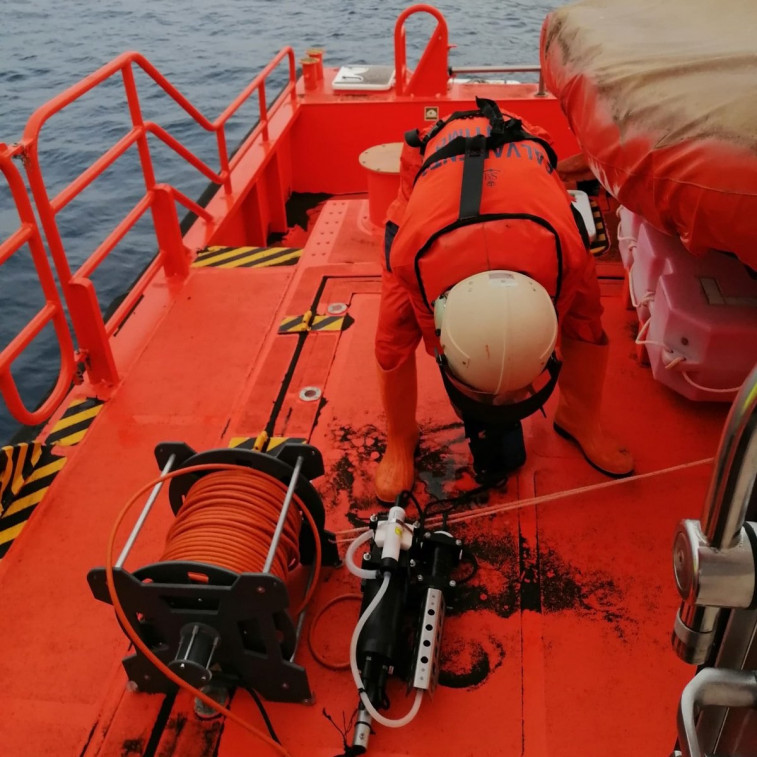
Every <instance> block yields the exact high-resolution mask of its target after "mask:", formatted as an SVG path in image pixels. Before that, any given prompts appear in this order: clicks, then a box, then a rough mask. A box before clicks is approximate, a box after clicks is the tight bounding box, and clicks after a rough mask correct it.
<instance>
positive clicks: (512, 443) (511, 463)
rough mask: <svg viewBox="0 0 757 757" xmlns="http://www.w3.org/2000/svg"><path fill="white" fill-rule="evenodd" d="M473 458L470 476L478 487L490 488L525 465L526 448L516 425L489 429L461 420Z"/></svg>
mask: <svg viewBox="0 0 757 757" xmlns="http://www.w3.org/2000/svg"><path fill="white" fill-rule="evenodd" d="M463 423H464V425H465V435H466V436H467V437H468V443H469V445H470V451H471V455H472V456H473V473H474V475H475V479H476V481H477V482H478V483H479V484H482V485H487V484H494V483H497V482H498V481H501V480H502V479H504V478H507V475H508V474H509V473H512V472H513V471H514V470H517V469H518V468H520V467H521V466H522V465H523V464H524V463H525V462H526V445H525V442H524V441H523V428H522V426H521V424H520V421H518V422H517V423H514V424H512V425H508V426H490V425H487V424H484V423H481V422H480V421H476V420H473V419H472V418H463Z"/></svg>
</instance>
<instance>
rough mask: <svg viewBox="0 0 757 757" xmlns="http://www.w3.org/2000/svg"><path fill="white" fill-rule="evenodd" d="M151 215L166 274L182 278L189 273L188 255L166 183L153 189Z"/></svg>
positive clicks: (173, 202) (172, 196)
mask: <svg viewBox="0 0 757 757" xmlns="http://www.w3.org/2000/svg"><path fill="white" fill-rule="evenodd" d="M152 215H153V221H154V223H155V234H156V236H157V238H158V248H159V249H160V256H161V258H162V260H163V267H164V268H165V271H166V276H181V277H182V278H183V277H184V276H186V275H187V274H188V273H189V256H188V251H187V248H186V247H185V246H184V242H183V240H182V237H181V228H180V225H179V214H178V213H177V212H176V201H175V200H174V195H173V192H172V190H171V187H169V186H168V185H167V184H158V185H156V186H155V188H154V189H153V202H152Z"/></svg>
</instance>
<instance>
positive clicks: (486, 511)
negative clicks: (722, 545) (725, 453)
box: [428, 457, 715, 525]
mask: <svg viewBox="0 0 757 757" xmlns="http://www.w3.org/2000/svg"><path fill="white" fill-rule="evenodd" d="M714 460H715V458H714V457H708V458H704V459H702V460H697V461H695V462H693V463H682V464H681V465H674V466H672V467H670V468H663V469H662V470H658V471H651V472H650V473H641V474H639V475H638V476H629V477H628V478H618V479H615V480H614V481H603V482H602V483H601V484H591V485H590V486H580V487H578V488H576V489H568V490H567V491H564V492H555V493H554V494H543V495H542V496H541V497H531V498H530V499H523V500H521V501H520V502H507V503H504V504H502V505H492V506H491V507H484V508H481V509H479V510H473V511H471V512H468V513H460V514H459V515H450V516H448V517H447V523H460V522H462V521H466V520H474V519H476V518H484V517H486V516H487V515H494V514H496V513H500V512H507V511H509V510H519V509H520V508H523V507H531V506H535V505H541V504H543V503H545V502H553V501H555V500H558V499H563V498H565V497H574V496H576V495H578V494H587V493H590V492H595V491H601V490H603V489H608V488H610V487H613V486H622V485H623V484H630V483H632V482H633V483H635V482H637V481H644V480H646V479H648V478H654V477H656V476H661V475H664V474H666V473H675V472H677V471H681V470H687V469H688V468H694V467H696V466H698V465H705V464H709V463H712V462H713V461H714ZM437 520H438V521H439V523H441V522H442V517H441V516H435V517H434V518H430V519H429V522H428V523H429V525H435V524H436V521H437Z"/></svg>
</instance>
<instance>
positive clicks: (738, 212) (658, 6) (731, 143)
mask: <svg viewBox="0 0 757 757" xmlns="http://www.w3.org/2000/svg"><path fill="white" fill-rule="evenodd" d="M756 32H757V4H754V2H753V0H720V2H712V0H668V2H665V3H659V1H658V0H634V2H632V3H626V2H617V0H615V1H613V0H583V1H582V2H578V3H575V4H573V5H570V6H566V7H565V8H561V9H558V10H556V11H554V12H553V13H551V14H550V15H549V16H548V17H547V19H546V20H545V22H544V26H543V28H542V39H541V61H542V68H543V71H544V77H545V81H546V84H547V87H548V88H549V90H550V91H551V92H552V93H554V95H555V96H556V97H557V98H558V99H559V101H560V103H561V105H562V108H563V110H564V111H565V113H566V115H567V117H568V120H569V122H570V124H571V127H572V128H573V131H574V132H575V134H576V137H577V139H578V142H579V144H580V145H581V148H582V149H583V151H584V154H585V155H586V157H587V159H588V162H589V165H590V166H591V168H592V170H593V171H594V172H595V174H596V175H597V177H598V178H599V180H600V181H601V183H602V184H603V185H604V187H605V188H606V189H607V190H608V191H609V192H611V193H612V194H613V195H614V196H615V197H616V198H617V199H618V200H619V201H620V202H621V203H622V204H623V205H625V206H626V207H627V208H629V209H630V210H632V211H634V212H636V213H638V214H639V215H641V216H643V217H644V218H645V219H646V220H647V221H649V222H650V223H651V224H653V225H654V226H656V227H657V228H658V229H660V230H661V231H666V232H668V233H671V234H675V235H677V236H679V237H680V238H681V240H682V241H683V244H684V245H685V246H686V247H687V248H688V249H689V250H690V251H691V252H693V253H695V254H698V253H703V252H704V251H705V250H706V249H707V248H715V249H719V250H726V251H729V252H732V253H735V254H736V255H737V256H738V257H739V258H740V259H741V260H742V261H743V262H744V263H746V264H747V265H750V266H751V267H753V268H757V244H755V240H756V239H757V41H756V40H757V35H756Z"/></svg>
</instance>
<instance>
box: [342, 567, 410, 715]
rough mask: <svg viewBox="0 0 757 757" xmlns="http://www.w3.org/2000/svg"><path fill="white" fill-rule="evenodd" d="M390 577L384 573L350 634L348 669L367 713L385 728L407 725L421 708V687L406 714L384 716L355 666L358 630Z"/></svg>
mask: <svg viewBox="0 0 757 757" xmlns="http://www.w3.org/2000/svg"><path fill="white" fill-rule="evenodd" d="M390 579H391V575H390V574H389V573H384V579H383V581H382V582H381V587H380V588H379V590H378V591H377V592H376V596H375V597H374V598H373V600H372V601H371V603H370V604H369V605H368V607H366V608H365V612H364V613H363V614H362V615H361V616H360V620H358V622H357V625H356V626H355V631H354V633H353V634H352V639H351V640H350V669H351V670H352V677H353V678H354V679H355V686H357V690H358V692H359V693H360V701H361V702H362V703H363V705H364V706H365V709H366V710H367V711H368V714H369V715H370V716H371V717H372V718H373V719H374V720H375V721H376V722H377V723H379V724H381V725H383V726H386V727H387V728H402V726H405V725H407V724H408V723H409V722H410V721H411V720H412V719H413V718H414V717H415V716H416V715H417V714H418V710H420V708H421V699H422V698H423V689H418V692H417V694H416V695H415V701H414V702H413V706H412V707H411V708H410V712H408V713H407V715H405V716H404V717H401V718H399V719H397V720H390V719H389V718H385V717H384V716H383V715H382V714H381V713H380V712H379V711H378V710H377V709H376V708H375V707H374V706H373V704H371V700H370V698H369V697H368V695H367V694H366V693H365V690H364V689H365V687H364V686H363V679H362V678H361V677H360V670H358V667H357V642H358V638H359V637H360V632H361V631H362V630H363V626H365V624H366V623H367V622H368V618H370V617H371V615H372V614H373V611H374V610H375V609H376V608H377V607H378V606H379V603H380V602H381V600H382V599H383V598H384V594H386V590H387V589H388V588H389V581H390Z"/></svg>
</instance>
